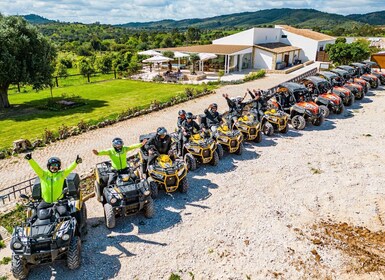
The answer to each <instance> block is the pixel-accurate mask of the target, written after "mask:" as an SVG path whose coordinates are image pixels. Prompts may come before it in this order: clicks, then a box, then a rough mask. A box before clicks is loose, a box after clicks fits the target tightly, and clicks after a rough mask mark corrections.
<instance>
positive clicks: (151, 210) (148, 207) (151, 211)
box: [143, 197, 155, 219]
mask: <svg viewBox="0 0 385 280" xmlns="http://www.w3.org/2000/svg"><path fill="white" fill-rule="evenodd" d="M143 210H144V216H145V217H146V218H147V219H151V218H152V217H154V215H155V206H154V200H153V199H152V198H151V197H149V198H148V202H147V203H146V204H145V205H144V207H143Z"/></svg>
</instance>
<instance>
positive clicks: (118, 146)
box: [112, 137, 124, 153]
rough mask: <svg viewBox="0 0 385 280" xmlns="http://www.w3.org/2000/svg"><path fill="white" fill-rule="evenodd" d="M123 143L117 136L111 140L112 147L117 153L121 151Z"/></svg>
mask: <svg viewBox="0 0 385 280" xmlns="http://www.w3.org/2000/svg"><path fill="white" fill-rule="evenodd" d="M123 145H124V143H123V140H122V139H121V138H119V137H116V138H114V140H112V147H114V149H115V151H117V152H118V153H119V152H121V151H122V148H123Z"/></svg>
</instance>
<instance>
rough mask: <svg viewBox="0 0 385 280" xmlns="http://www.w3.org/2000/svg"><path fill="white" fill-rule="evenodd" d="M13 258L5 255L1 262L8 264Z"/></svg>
mask: <svg viewBox="0 0 385 280" xmlns="http://www.w3.org/2000/svg"><path fill="white" fill-rule="evenodd" d="M11 260H12V259H11V258H10V257H4V258H3V259H2V260H1V261H0V264H8V263H9V262H10V261H11Z"/></svg>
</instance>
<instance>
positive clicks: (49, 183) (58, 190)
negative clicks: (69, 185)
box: [24, 153, 82, 208]
mask: <svg viewBox="0 0 385 280" xmlns="http://www.w3.org/2000/svg"><path fill="white" fill-rule="evenodd" d="M24 158H25V159H26V160H28V163H29V164H30V165H31V167H32V169H33V170H34V171H35V172H36V174H37V176H38V177H39V179H40V184H41V197H42V199H43V201H42V203H41V204H40V205H39V208H42V206H43V205H42V204H45V205H48V204H49V203H53V202H56V201H58V200H59V199H61V198H62V197H63V186H64V180H65V179H66V177H67V176H68V175H69V174H70V173H71V171H72V170H74V169H75V167H76V166H77V165H78V164H79V163H81V162H82V159H81V158H80V157H79V155H78V156H77V157H76V160H75V161H74V162H73V163H72V164H71V165H70V166H68V167H67V168H66V169H64V170H60V168H61V161H60V159H59V158H57V157H51V158H50V159H49V160H48V162H47V169H48V170H43V169H42V168H41V167H40V166H39V164H38V163H37V162H36V161H35V160H34V159H33V158H32V154H31V153H29V154H26V155H25V157H24ZM45 205H44V206H45Z"/></svg>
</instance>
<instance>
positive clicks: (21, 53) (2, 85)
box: [0, 14, 57, 110]
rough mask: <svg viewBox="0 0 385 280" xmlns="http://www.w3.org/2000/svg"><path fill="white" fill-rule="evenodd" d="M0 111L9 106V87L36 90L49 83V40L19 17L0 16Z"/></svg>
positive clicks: (52, 53) (52, 59)
mask: <svg viewBox="0 0 385 280" xmlns="http://www.w3.org/2000/svg"><path fill="white" fill-rule="evenodd" d="M0 42H1V43H0V110H1V109H4V108H8V107H10V104H9V99H8V89H9V86H10V85H11V84H18V83H22V84H31V85H32V86H33V88H34V89H36V90H39V89H42V88H44V87H46V86H49V85H51V84H52V74H53V73H54V70H55V69H54V62H55V59H56V55H57V53H56V50H55V47H54V45H53V44H52V43H51V41H50V40H49V39H47V38H46V37H44V36H43V35H42V34H41V33H40V32H39V31H38V30H37V28H36V27H34V26H33V25H31V24H29V23H27V21H26V20H24V19H23V18H21V17H16V16H3V15H1V14H0Z"/></svg>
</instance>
